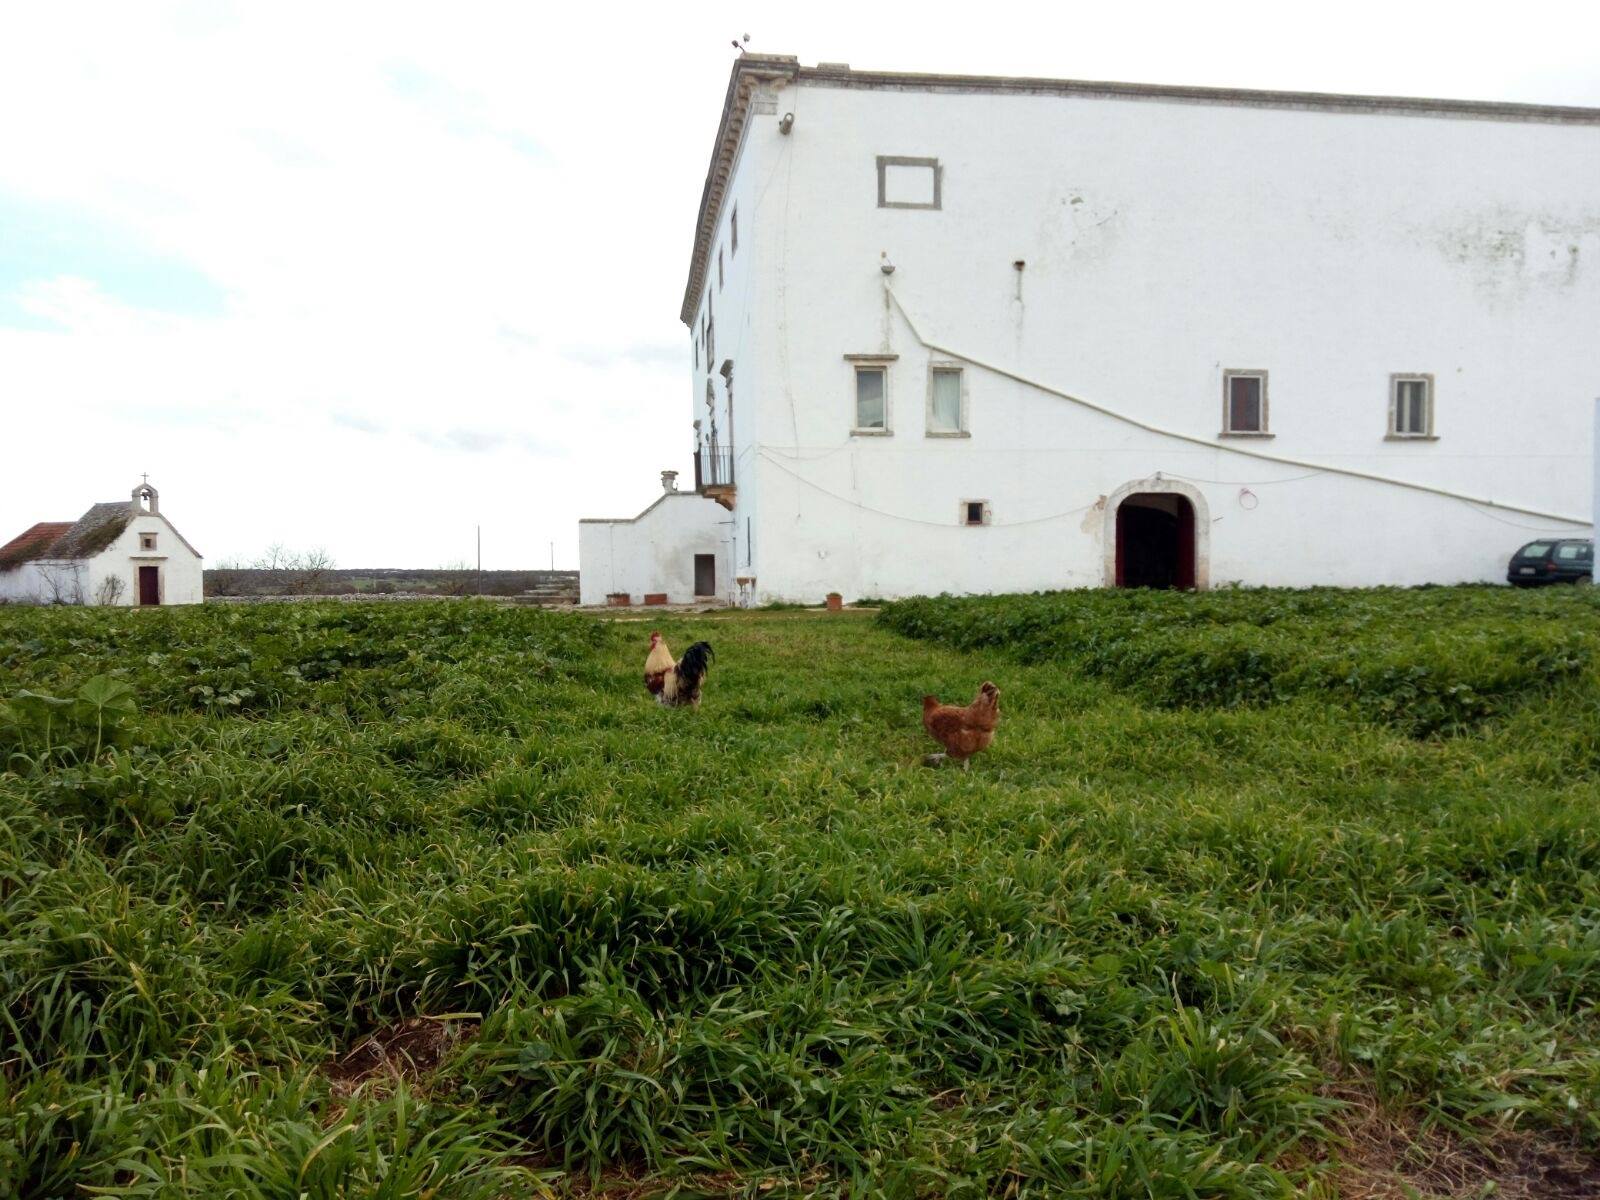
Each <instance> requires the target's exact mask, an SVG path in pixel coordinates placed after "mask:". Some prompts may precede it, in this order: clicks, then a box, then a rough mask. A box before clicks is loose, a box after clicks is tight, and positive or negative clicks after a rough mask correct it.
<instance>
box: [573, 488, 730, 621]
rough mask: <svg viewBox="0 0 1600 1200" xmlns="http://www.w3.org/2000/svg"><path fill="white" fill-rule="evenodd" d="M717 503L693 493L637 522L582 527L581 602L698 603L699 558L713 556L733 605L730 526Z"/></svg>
mask: <svg viewBox="0 0 1600 1200" xmlns="http://www.w3.org/2000/svg"><path fill="white" fill-rule="evenodd" d="M732 519H733V517H732V514H730V513H729V512H728V511H727V510H726V509H725V508H723V507H722V506H721V505H719V504H717V503H716V502H715V501H712V500H707V499H706V498H705V497H703V496H697V495H695V494H694V493H692V492H674V493H672V494H670V495H663V496H662V497H661V498H660V499H659V500H657V501H656V502H655V503H654V504H652V505H651V506H650V507H649V508H647V509H645V510H644V512H642V513H640V514H639V515H638V516H637V517H633V518H631V519H627V520H617V521H604V520H585V521H580V522H578V560H579V563H580V567H579V574H578V588H579V600H580V602H581V603H583V604H604V603H606V597H607V596H608V595H610V594H611V593H613V592H627V593H628V595H629V597H630V598H631V599H632V601H633V603H634V604H642V603H643V602H644V597H645V594H646V593H650V592H665V593H666V594H667V600H668V602H669V603H671V604H689V603H692V602H693V601H694V599H695V591H694V583H695V580H694V556H695V555H697V554H713V555H715V556H716V566H717V581H716V582H717V596H718V597H719V598H721V599H729V598H730V597H731V590H732V582H733V581H732V576H731V573H730V571H729V562H730V559H729V549H730V546H729V528H730V526H729V522H730V521H732Z"/></svg>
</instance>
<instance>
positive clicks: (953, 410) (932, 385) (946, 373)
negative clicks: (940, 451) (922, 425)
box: [927, 363, 967, 437]
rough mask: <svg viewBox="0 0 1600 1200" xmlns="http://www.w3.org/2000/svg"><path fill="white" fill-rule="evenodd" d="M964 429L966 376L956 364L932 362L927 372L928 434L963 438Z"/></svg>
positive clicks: (965, 417)
mask: <svg viewBox="0 0 1600 1200" xmlns="http://www.w3.org/2000/svg"><path fill="white" fill-rule="evenodd" d="M966 432H967V396H966V378H965V375H964V374H963V372H962V370H961V368H960V367H958V366H955V365H953V364H948V363H935V364H933V366H932V367H930V368H929V371H928V426H927V434H928V436H929V437H963V436H965V434H966Z"/></svg>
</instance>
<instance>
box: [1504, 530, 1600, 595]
mask: <svg viewBox="0 0 1600 1200" xmlns="http://www.w3.org/2000/svg"><path fill="white" fill-rule="evenodd" d="M1593 580H1594V542H1592V541H1591V540H1589V539H1588V538H1542V539H1540V540H1539V541H1537V542H1529V543H1528V544H1527V545H1526V546H1524V547H1523V548H1522V549H1521V550H1518V551H1517V552H1516V553H1515V554H1513V555H1512V556H1511V564H1510V566H1508V567H1507V568H1506V582H1507V583H1513V584H1516V586H1518V587H1538V586H1539V585H1540V584H1545V583H1591V582H1593Z"/></svg>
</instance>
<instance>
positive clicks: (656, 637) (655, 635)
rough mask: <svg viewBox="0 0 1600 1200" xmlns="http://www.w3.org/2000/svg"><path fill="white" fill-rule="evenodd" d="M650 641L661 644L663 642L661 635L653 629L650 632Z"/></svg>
mask: <svg viewBox="0 0 1600 1200" xmlns="http://www.w3.org/2000/svg"><path fill="white" fill-rule="evenodd" d="M650 640H651V641H652V642H659V641H660V640H661V634H660V633H659V632H658V631H656V630H654V629H652V630H651V631H650Z"/></svg>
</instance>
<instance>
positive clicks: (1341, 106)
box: [795, 65, 1600, 125]
mask: <svg viewBox="0 0 1600 1200" xmlns="http://www.w3.org/2000/svg"><path fill="white" fill-rule="evenodd" d="M795 78H796V79H797V80H798V81H799V82H801V83H811V84H817V85H819V86H823V87H839V88H864V89H866V88H870V89H875V90H878V91H901V92H1001V93H1011V94H1021V95H1034V96H1082V97H1087V98H1092V99H1102V100H1105V99H1110V100H1157V101H1167V102H1175V103H1180V104H1181V103H1188V104H1225V105H1232V106H1235V107H1243V108H1288V109H1310V110H1315V111H1319V112H1341V113H1357V114H1374V113H1382V114H1388V115H1400V116H1413V117H1466V118H1476V119H1478V120H1488V121H1529V122H1535V123H1539V124H1557V125H1600V108H1578V107H1572V106H1566V105H1558V104H1517V103H1512V102H1508V101H1499V100H1436V99H1430V98H1427V97H1421V96H1363V95H1350V94H1345V93H1341V92H1278V91H1258V90H1255V89H1251V88H1219V87H1193V86H1187V85H1173V84H1158V83H1117V82H1112V81H1106V80H1090V79H1030V78H1011V77H1008V76H1003V75H925V74H914V73H904V72H898V71H852V70H851V69H850V68H849V67H845V66H835V65H825V66H817V67H801V68H800V69H799V70H797V71H796V72H795Z"/></svg>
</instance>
